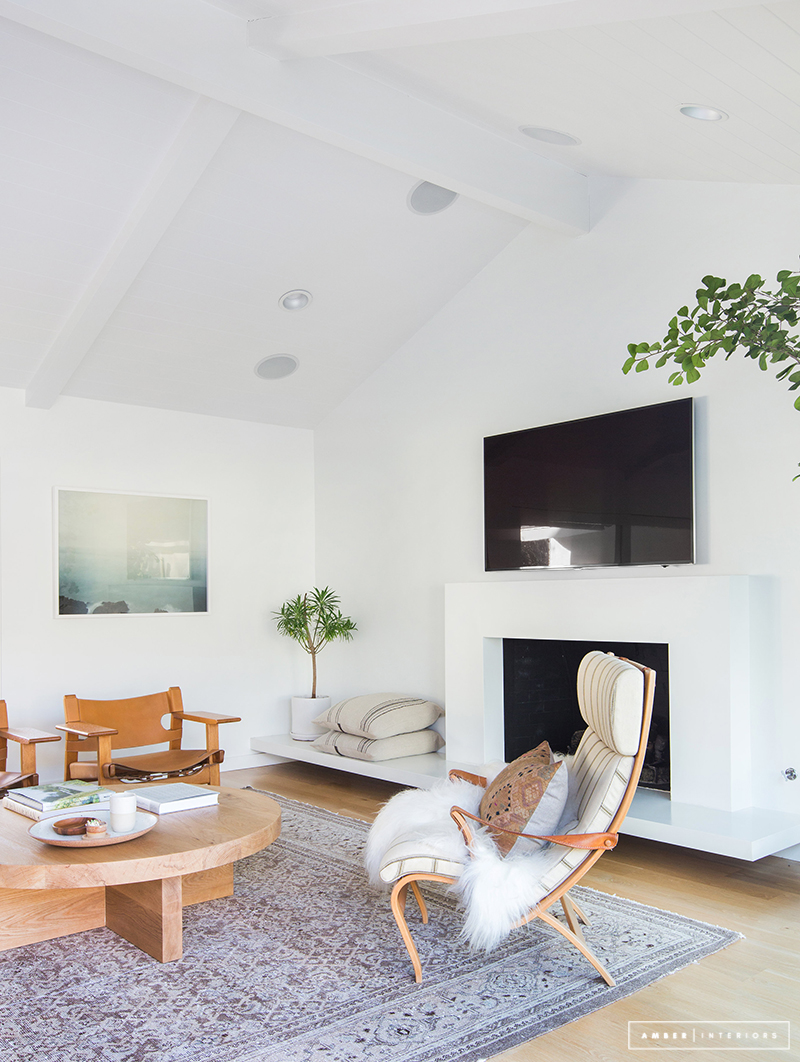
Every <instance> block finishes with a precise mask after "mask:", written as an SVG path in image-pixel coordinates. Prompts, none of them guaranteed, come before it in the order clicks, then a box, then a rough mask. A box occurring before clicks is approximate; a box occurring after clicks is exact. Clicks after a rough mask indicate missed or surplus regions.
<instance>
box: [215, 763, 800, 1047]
mask: <svg viewBox="0 0 800 1062" xmlns="http://www.w3.org/2000/svg"><path fill="white" fill-rule="evenodd" d="M222 784H223V785H231V786H245V785H252V786H255V787H257V788H259V789H267V790H270V791H271V792H274V793H280V794H283V795H284V796H287V797H291V798H293V799H295V800H302V801H304V802H306V803H308V804H315V805H317V806H318V807H324V808H327V809H328V810H330V811H335V812H337V813H339V814H341V815H347V816H349V817H351V818H359V819H364V820H367V821H371V820H372V819H373V818H374V816H375V814H376V813H377V811H378V808H379V807H380V805H381V804H382V803H383V802H384V801H386V800H388V798H389V797H390V796H391V795H392V794H393V793H395V792H397V789H398V788H399V787H397V786H394V785H392V784H390V783H388V782H382V781H376V780H373V779H368V778H361V777H359V776H358V775H352V774H346V773H344V772H342V771H335V770H331V769H328V768H325V767H316V766H312V765H309V764H301V763H283V764H279V765H277V766H275V767H260V768H254V769H252V770H245V771H230V772H227V773H223V776H222ZM582 884H585V885H589V886H590V887H592V888H594V889H599V890H601V891H603V892H609V893H616V894H617V895H618V896H625V897H628V898H629V899H632V900H637V901H639V902H640V903H645V904H650V905H651V906H653V907H660V908H663V909H664V910H668V911H676V912H679V913H680V914H684V915H688V916H689V917H691V918H697V919H699V920H701V921H703V922H712V923H714V924H715V925H721V926H725V927H727V928H728V929H735V930H738V932H740V933H743V934H744V936H745V938H746V939H745V940H740V941H738V942H737V943H735V944H732V945H731V946H730V947H729V948H726V949H725V950H724V951H721V952H719V953H718V954H716V955H711V956H709V958H707V959H703V961H702V962H700V963H697V964H696V965H692V966H689V967H688V968H687V969H685V970H681V971H679V972H678V973H676V974H672V975H671V976H669V977H666V978H664V980H662V981H658V982H656V983H655V984H653V985H650V986H649V987H648V988H645V989H644V990H643V991H641V992H638V993H637V994H636V995H634V996H631V997H630V998H628V999H623V1000H620V1001H619V1002H617V1003H614V1004H611V1005H610V1006H608V1007H604V1008H603V1009H601V1010H599V1011H596V1012H595V1013H594V1014H590V1015H589V1016H588V1017H586V1018H583V1019H581V1020H580V1021H576V1022H573V1023H572V1024H571V1025H568V1026H566V1027H565V1028H563V1029H560V1030H558V1031H556V1032H553V1033H550V1034H548V1035H547V1036H541V1037H539V1038H538V1039H537V1040H533V1041H531V1042H530V1043H528V1044H522V1045H521V1046H520V1047H517V1048H514V1049H513V1050H512V1051H507V1052H505V1053H504V1054H502V1055H497V1056H495V1062H498V1060H502V1062H585V1060H591V1062H619V1060H621V1059H630V1060H631V1062H635V1060H636V1059H637V1058H638V1059H641V1058H647V1057H648V1056H647V1055H643V1054H641V1053H636V1054H633V1053H632V1052H630V1051H629V1050H628V1047H627V1023H628V1022H629V1021H650V1020H660V1021H667V1020H670V1019H672V1020H683V1021H686V1020H689V1021H701V1020H712V1021H719V1020H724V1019H738V1020H753V1021H766V1020H777V1021H791V1022H792V1038H793V1040H794V1039H796V1041H797V1046H793V1047H792V1049H791V1051H782V1052H775V1051H766V1050H754V1051H737V1052H736V1053H735V1054H733V1055H731V1054H726V1055H724V1056H723V1057H724V1058H731V1059H737V1058H741V1059H743V1060H746V1062H777V1060H779V1059H789V1058H791V1059H800V1024H798V1023H800V863H797V862H792V861H790V860H786V859H779V858H778V857H776V856H770V857H769V858H767V859H762V860H760V861H759V862H757V863H746V862H743V861H740V860H737V859H728V858H726V857H724V856H713V855H707V854H703V853H698V852H692V851H689V850H688V849H685V848H677V847H674V846H672V845H665V844H659V843H657V842H655V841H644V840H640V839H639V838H634V837H622V838H620V843H619V845H618V846H617V848H616V849H615V851H613V852H609V853H608V854H606V855H604V856H603V858H602V859H601V860H600V861H599V862H598V863H597V864H596V866H595V867H593V868H592V870H591V871H590V872H589V873H588V874H587V875H586V877H585V878H584V879H583V882H582ZM387 902H388V901H387ZM388 946H391V943H389V945H388ZM397 947H398V949H402V944H401V942H400V938H399V936H398V940H397ZM409 972H410V966H409ZM531 1004H532V1006H533V1005H535V1001H533V1000H532V1001H531ZM670 1057H671V1058H679V1057H680V1055H675V1054H673V1055H671V1056H670ZM691 1057H692V1058H696V1057H697V1055H696V1054H693V1055H692V1056H691ZM702 1057H709V1056H706V1055H703V1056H702ZM710 1057H711V1058H717V1059H719V1058H720V1055H719V1054H718V1053H715V1054H714V1055H711V1056H710Z"/></svg>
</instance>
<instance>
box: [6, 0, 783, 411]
mask: <svg viewBox="0 0 800 1062" xmlns="http://www.w3.org/2000/svg"><path fill="white" fill-rule="evenodd" d="M0 59H1V65H2V85H1V87H0V188H1V189H2V195H1V196H0V227H1V228H2V241H1V242H0V385H4V386H9V387H16V388H22V389H24V390H25V396H26V401H27V402H28V404H30V405H33V406H39V407H43V408H47V407H49V406H50V405H52V404H53V402H55V401H57V400H58V398H59V396H60V395H72V396H78V397H83V398H94V399H104V400H107V401H112V402H128V403H133V404H137V405H144V406H152V407H159V408H167V409H176V410H186V411H191V412H202V413H209V414H214V415H218V416H225V417H234V418H240V419H247V420H256V421H264V422H270V423H276V424H290V425H297V426H313V425H314V424H315V423H317V421H318V420H319V419H320V417H321V416H322V415H323V414H324V412H325V411H326V410H327V409H329V408H330V407H331V406H332V405H335V404H336V403H337V402H338V401H340V400H341V399H342V398H344V397H345V396H346V395H347V394H348V393H350V392H351V391H352V390H353V389H354V388H355V387H357V386H358V384H359V383H360V382H361V381H363V380H364V379H365V378H366V377H367V376H368V375H369V374H370V373H372V372H373V371H375V369H376V368H378V367H379V366H380V364H381V363H382V362H383V361H384V360H385V359H386V358H387V357H389V356H390V355H391V354H392V352H393V351H394V350H396V349H397V348H398V347H399V346H400V345H401V344H402V343H403V342H404V341H405V340H406V339H407V338H408V337H409V336H410V335H412V334H413V333H414V332H415V331H416V330H417V329H419V328H420V327H421V326H422V325H423V324H424V323H425V322H426V321H427V320H429V319H430V317H431V316H433V314H435V313H436V312H437V310H439V309H440V308H441V307H442V306H443V305H444V304H445V303H446V302H447V301H448V300H449V299H450V298H452V296H453V295H454V294H455V293H456V292H458V291H459V290H460V289H461V288H462V287H463V286H464V285H465V284H466V283H467V282H468V281H469V280H470V279H471V278H472V277H473V276H474V275H475V274H476V273H477V272H479V271H480V270H481V269H482V268H483V267H484V266H485V265H486V264H487V263H488V262H489V261H490V260H491V259H492V258H493V257H494V256H495V255H496V254H497V253H498V252H499V251H500V250H501V249H502V248H503V247H504V246H505V245H506V244H507V243H508V242H509V241H510V240H511V239H513V238H514V236H515V235H516V234H517V233H518V232H519V231H520V230H521V228H522V227H523V226H525V225H526V224H537V225H544V226H547V227H549V228H552V229H555V230H556V231H559V232H562V233H564V234H566V235H567V236H570V237H574V236H579V235H580V234H581V233H583V232H586V231H587V229H588V225H589V221H588V219H589V216H590V202H589V190H590V185H589V182H588V181H587V175H595V174H604V175H612V176H621V177H638V178H667V179H674V180H714V181H741V182H759V183H764V184H770V183H784V184H785V183H797V182H798V180H800V133H799V132H798V130H800V3H799V2H796V0H791V2H787V3H778V4H769V5H742V4H737V3H733V2H730V0H729V2H724V0H716V2H714V0H647V2H645V0H549V2H545V0H361V2H359V3H342V2H340V0H316V2H315V0H269V2H267V0H213V2H206V0H117V2H115V3H114V4H111V5H109V4H108V3H107V2H106V0H82V2H81V3H64V2H63V0H18V2H14V0H0ZM686 103H700V104H705V105H709V106H714V107H717V108H720V109H722V110H723V111H725V112H727V113H728V115H729V117H728V119H727V121H721V122H713V123H712V122H698V121H692V120H690V119H686V118H684V117H683V116H682V115H681V114H680V113H679V108H680V106H681V105H682V104H686ZM522 125H529V126H540V127H545V128H551V129H557V130H560V131H563V132H566V133H569V134H571V135H572V136H574V137H577V138H578V139H579V140H580V141H581V143H580V144H579V145H578V146H575V147H559V146H554V145H548V144H543V143H540V142H538V141H533V140H531V139H530V138H528V137H525V136H524V135H523V134H522V133H520V131H519V127H520V126H522ZM420 180H427V181H431V182H434V183H437V184H440V185H442V186H444V187H446V188H449V189H452V190H453V191H456V192H458V193H459V198H458V199H457V200H456V201H455V203H454V204H453V205H452V206H451V207H449V208H448V209H446V210H444V211H443V212H442V213H440V214H435V215H431V216H421V215H418V214H415V213H413V212H411V211H410V210H409V209H408V207H407V203H406V201H407V197H408V195H409V192H410V191H411V189H412V188H413V187H414V186H415V184H416V183H417V182H418V181H420ZM293 288H304V289H307V290H309V291H311V292H312V294H313V301H312V303H311V305H310V306H309V307H308V308H307V309H305V310H302V311H298V312H294V313H290V312H287V311H285V310H283V309H282V308H281V307H280V306H279V304H278V299H279V297H280V296H281V295H282V294H283V293H284V292H286V291H288V290H290V289H293ZM278 353H288V354H292V355H293V356H295V357H296V358H298V359H299V368H298V370H297V371H296V372H295V373H294V374H293V375H291V376H289V377H287V378H286V379H282V380H273V381H270V380H262V379H260V378H259V377H257V376H256V375H255V373H254V367H255V365H256V364H257V362H259V361H260V360H261V359H262V358H264V357H266V356H268V355H271V354H278Z"/></svg>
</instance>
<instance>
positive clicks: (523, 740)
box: [503, 638, 670, 791]
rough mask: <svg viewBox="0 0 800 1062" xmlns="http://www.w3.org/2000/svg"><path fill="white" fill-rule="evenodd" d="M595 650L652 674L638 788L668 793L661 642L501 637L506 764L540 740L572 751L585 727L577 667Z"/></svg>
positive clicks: (665, 665) (664, 648) (665, 663)
mask: <svg viewBox="0 0 800 1062" xmlns="http://www.w3.org/2000/svg"><path fill="white" fill-rule="evenodd" d="M593 649H598V650H599V651H600V652H601V653H614V655H615V656H625V657H628V658H629V659H630V660H635V661H636V662H637V663H639V664H644V665H645V666H646V667H651V668H653V669H654V670H655V672H656V693H655V702H654V704H653V721H652V723H651V726H650V737H649V740H648V746H647V755H646V756H645V765H644V767H643V769H642V777H641V780H640V783H639V784H640V785H643V786H646V787H647V788H649V789H660V790H666V791H669V763H670V760H669V646H668V645H667V644H665V643H660V642H579V641H558V640H550V639H529V638H504V639H503V699H504V730H505V759H506V762H508V763H510V762H511V760H515V759H516V758H517V756H521V755H522V754H523V753H524V752H528V750H529V749H533V748H536V746H537V745H538V744H540V742H542V741H549V742H550V747H551V749H553V751H554V752H563V753H571V752H574V751H575V749H576V748H577V745H578V741H579V740H580V736H581V734H582V733H583V731H584V729H585V727H586V724H585V723H584V721H583V719H582V718H581V714H580V711H579V709H578V695H577V692H576V687H577V679H578V665H579V664H580V662H581V660H582V659H583V658H584V656H585V655H586V654H587V653H588V652H591V651H592V650H593Z"/></svg>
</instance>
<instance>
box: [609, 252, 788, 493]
mask: <svg viewBox="0 0 800 1062" xmlns="http://www.w3.org/2000/svg"><path fill="white" fill-rule="evenodd" d="M776 280H777V282H778V284H779V285H780V287H779V290H778V291H775V292H773V291H768V290H765V289H764V283H765V281H764V280H763V279H762V277H760V276H759V275H758V274H757V273H753V274H752V275H751V276H749V277H748V278H747V280H746V281H745V282H744V284H728V282H727V280H724V279H723V278H722V277H712V276H707V277H703V280H702V283H703V287H701V288H698V290H697V294H696V298H697V302H696V305H695V306H693V307H692V309H691V310H690V309H689V307H688V306H681V308H680V309H679V310H678V312H677V313H676V314H675V316H674V317H673V318H672V320H671V321H670V322H669V328H668V331H667V334H666V335H665V336H664V338H663V339H662V340H661V341H660V342H656V343H629V344H628V357H627V359H626V361H625V364H624V365H623V366H622V371H623V372H624V373H626V374H627V373H629V372H630V371H631V369H634V371H636V372H645V371H646V370H647V369H649V368H650V365H651V364H653V365H654V366H655V368H657V369H661V368H663V367H664V366H665V365H667V364H668V363H672V366H671V367H672V369H673V372H672V374H671V375H670V377H669V382H670V383H671V384H674V385H675V386H678V385H680V384H682V383H683V382H684V380H685V381H686V382H687V383H694V382H695V381H696V380H699V379H700V373H701V371H702V370H703V369H704V368H705V367H706V365H707V363H708V361H709V359H710V358H713V357H714V355H715V354H717V353H718V352H719V351H722V352H723V353H724V355H725V360H726V361H727V360H728V358H730V356H731V355H732V354H734V353H736V351H741V352H742V353H743V354H744V356H745V357H746V358H752V360H753V361H757V362H758V366H759V368H760V369H761V370H762V371H763V372H766V371H767V369H768V367H769V366H770V365H771V364H780V363H783V362H788V363H789V364H788V365H783V367H782V368H780V369H779V370H778V372H777V373H776V379H778V380H784V381H788V387H789V390H790V391H797V390H798V388H800V336H798V335H797V334H793V333H792V331H791V329H793V328H796V326H797V322H798V312H799V311H800V295H798V287H800V273H793V272H791V270H789V269H782V270H781V271H780V272H779V273H778V275H777V277H776ZM676 364H677V366H678V367H677V369H676V368H675V365H676ZM794 407H795V409H800V396H798V397H797V398H796V399H795V403H794ZM794 478H795V479H800V475H798V476H795V477H794Z"/></svg>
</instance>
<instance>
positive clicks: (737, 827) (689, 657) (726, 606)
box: [445, 574, 800, 859]
mask: <svg viewBox="0 0 800 1062" xmlns="http://www.w3.org/2000/svg"><path fill="white" fill-rule="evenodd" d="M764 590H765V586H764V583H763V581H762V580H761V579H759V577H757V576H697V575H691V576H674V575H669V576H668V575H665V576H664V577H661V578H647V577H645V578H640V577H636V578H631V577H619V576H617V577H613V576H612V577H598V578H580V577H578V578H575V576H574V574H573V575H572V576H571V577H567V578H563V579H552V578H548V579H546V580H541V581H539V580H537V581H535V582H534V581H513V582H491V583H490V582H484V583H452V584H449V585H448V586H447V587H446V588H445V688H446V704H447V755H448V759H453V760H457V761H464V762H467V763H476V764H481V763H488V762H490V761H492V760H502V759H503V758H504V757H503V751H504V750H503V680H502V639H503V638H543V639H559V640H561V639H564V640H570V639H573V640H580V641H592V640H597V641H608V642H666V643H667V644H668V645H669V685H670V745H671V778H672V783H671V787H672V792H671V799H670V798H669V797H667V796H666V795H665V794H661V793H654V792H645V791H642V790H640V791H639V792H638V793H637V796H636V799H635V802H634V806H633V808H632V810H631V812H630V813H629V816H628V819H627V820H626V824H625V826H624V827H623V829H624V831H625V832H628V833H636V834H638V835H640V836H646V837H651V838H653V839H657V840H665V841H671V842H673V843H677V844H685V845H687V846H691V847H697V848H701V849H706V850H708V851H720V852H724V853H727V854H730V855H739V856H743V857H744V858H750V859H753V858H759V857H760V856H762V855H765V854H768V853H769V852H775V851H779V850H781V849H782V848H785V847H788V846H789V845H792V844H796V843H797V842H798V840H800V818H798V817H797V816H793V815H787V814H785V813H781V812H771V811H768V810H760V809H757V808H753V807H752V804H753V800H752V790H753V773H752V772H753V765H752V757H751V748H750V745H751V727H752V726H753V718H754V712H753V708H754V705H756V704H758V703H759V702H760V700H761V699H762V698H764V697H767V696H769V683H770V676H771V675H773V674H774V672H775V668H774V664H773V662H772V660H771V659H769V654H770V648H769V645H768V644H766V640H765V639H754V638H751V630H753V629H755V628H754V626H753V625H754V623H760V622H761V620H762V618H763V617H762V612H761V610H762V600H763V598H764Z"/></svg>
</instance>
